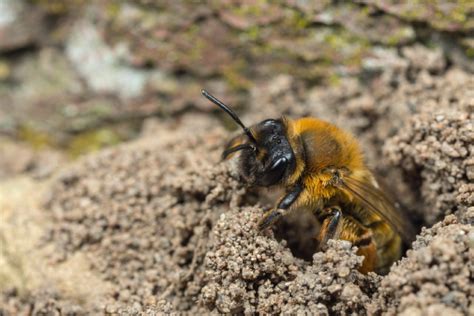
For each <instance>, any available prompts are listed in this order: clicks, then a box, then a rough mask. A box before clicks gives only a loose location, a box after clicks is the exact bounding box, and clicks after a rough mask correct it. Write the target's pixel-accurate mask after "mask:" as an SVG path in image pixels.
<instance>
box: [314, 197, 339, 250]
mask: <svg viewBox="0 0 474 316" xmlns="http://www.w3.org/2000/svg"><path fill="white" fill-rule="evenodd" d="M318 219H319V220H320V221H321V223H322V224H321V229H320V230H319V233H318V235H317V236H316V239H317V241H318V249H319V250H321V249H324V248H325V247H326V244H327V242H328V240H329V239H339V236H340V234H341V223H342V211H341V208H340V207H339V206H331V207H327V208H324V209H323V210H322V211H321V212H320V213H319V214H318Z"/></svg>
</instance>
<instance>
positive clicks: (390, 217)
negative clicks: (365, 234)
mask: <svg viewBox="0 0 474 316" xmlns="http://www.w3.org/2000/svg"><path fill="white" fill-rule="evenodd" d="M341 187H342V189H343V190H346V191H347V192H348V193H350V194H351V195H352V196H354V198H355V199H356V200H357V201H358V202H359V203H361V204H362V205H363V206H364V207H365V208H367V209H368V210H369V211H371V212H374V213H375V214H377V215H378V216H380V217H381V218H382V219H384V220H386V221H387V222H388V223H389V224H390V226H392V228H393V229H394V230H395V231H397V232H398V233H399V234H400V236H401V237H402V239H403V240H404V241H405V242H406V243H407V244H410V243H411V242H412V241H413V240H414V239H415V235H416V233H415V229H414V228H413V226H412V225H411V223H410V221H409V220H408V219H407V218H406V217H405V216H404V214H403V213H402V211H401V210H397V209H396V208H395V206H394V203H393V202H391V201H390V200H389V199H388V198H387V197H386V195H385V194H384V193H383V192H382V191H381V190H380V189H378V188H376V187H375V186H374V185H372V184H370V183H365V182H362V181H359V180H357V179H354V178H352V177H350V176H346V177H344V178H343V179H342V183H341Z"/></svg>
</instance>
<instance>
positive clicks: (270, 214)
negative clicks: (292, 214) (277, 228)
mask: <svg viewBox="0 0 474 316" xmlns="http://www.w3.org/2000/svg"><path fill="white" fill-rule="evenodd" d="M285 214H286V210H281V209H271V210H269V211H267V212H266V213H265V214H264V215H263V217H262V218H261V219H260V221H259V222H258V230H264V229H267V228H269V227H271V226H273V224H275V223H276V222H277V221H278V220H279V219H280V218H281V217H283V216H284V215H285Z"/></svg>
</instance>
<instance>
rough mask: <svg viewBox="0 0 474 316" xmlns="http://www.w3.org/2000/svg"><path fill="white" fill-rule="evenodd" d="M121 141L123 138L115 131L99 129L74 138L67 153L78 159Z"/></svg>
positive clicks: (68, 146)
mask: <svg viewBox="0 0 474 316" xmlns="http://www.w3.org/2000/svg"><path fill="white" fill-rule="evenodd" d="M121 141H122V139H121V137H120V136H119V135H118V134H117V133H116V132H115V131H114V130H112V129H109V128H99V129H97V130H92V131H88V132H85V133H82V134H80V135H78V136H76V137H73V138H72V139H71V141H70V142H69V143H68V145H67V149H66V151H67V152H68V154H69V155H71V156H72V157H77V156H79V155H82V154H85V153H88V152H92V151H96V150H99V149H101V148H103V147H105V146H110V145H115V144H118V143H120V142H121Z"/></svg>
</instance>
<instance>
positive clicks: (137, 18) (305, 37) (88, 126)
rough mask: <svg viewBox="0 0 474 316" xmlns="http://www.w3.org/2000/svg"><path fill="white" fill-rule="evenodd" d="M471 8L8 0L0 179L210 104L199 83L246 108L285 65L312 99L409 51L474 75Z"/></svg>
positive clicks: (0, 14) (286, 75) (438, 68)
mask: <svg viewBox="0 0 474 316" xmlns="http://www.w3.org/2000/svg"><path fill="white" fill-rule="evenodd" d="M473 14H474V2H472V1H443V0H437V1H432V0H419V1H405V4H400V2H399V1H391V0H383V1H372V0H361V1H354V2H348V1H328V0H325V1H301V0H287V1H278V2H271V1H245V0H235V1H230V0H228V1H207V2H205V1H151V0H139V1H126V0H123V1H115V0H101V1H82V0H69V1H65V0H0V140H1V141H0V146H1V148H0V151H1V152H2V155H0V156H3V158H1V157H0V178H1V177H5V176H7V175H8V174H12V173H22V172H32V171H35V170H36V171H35V172H36V173H37V174H38V175H39V176H41V175H42V174H47V173H48V172H49V171H50V170H52V169H53V168H54V166H55V164H56V163H57V162H59V161H61V160H63V159H71V158H75V157H77V156H79V155H81V154H84V153H86V152H90V151H93V150H96V149H98V148H101V147H104V146H108V145H113V144H117V143H120V142H122V141H124V140H128V139H131V138H134V137H136V136H137V135H138V134H139V131H140V130H141V125H142V122H143V121H144V119H146V118H148V117H157V118H163V119H168V118H179V117H180V116H181V115H182V114H183V113H188V112H210V111H215V108H214V107H213V106H212V105H211V104H209V103H208V102H207V101H206V100H205V99H203V98H202V97H201V96H200V89H201V88H203V87H205V88H207V89H208V90H209V91H211V92H212V93H213V94H215V95H217V96H219V97H220V98H222V99H224V100H225V101H226V102H227V103H229V104H232V105H233V106H235V107H236V108H239V107H240V108H241V109H245V106H246V104H248V101H249V98H250V97H251V96H252V93H253V92H252V91H254V92H256V91H258V89H261V87H260V86H259V85H260V84H263V83H267V82H269V81H270V80H271V79H274V78H275V77H278V76H279V77H278V78H280V79H281V80H280V83H281V84H283V85H285V84H290V85H291V87H292V90H293V91H298V95H299V96H300V97H301V98H305V97H306V96H307V91H310V90H311V89H312V88H314V87H329V88H337V87H340V86H341V82H343V81H344V80H345V79H347V78H356V79H357V80H358V81H359V83H363V84H367V85H368V83H369V82H373V81H374V80H376V78H377V76H378V75H380V74H381V72H382V70H384V69H386V68H387V67H390V69H391V70H393V71H397V69H398V68H400V67H402V66H404V63H406V60H409V61H410V62H411V63H412V64H414V65H416V63H418V64H420V65H425V66H427V67H428V69H429V71H430V72H432V73H436V72H438V73H441V72H443V71H445V70H446V69H447V68H448V67H451V66H452V65H457V66H459V67H461V68H463V69H465V70H467V71H471V72H472V71H474V64H473V62H472V61H473V57H474V37H473V32H474V19H473ZM407 48H408V49H407ZM430 63H431V64H430ZM397 67H398V68H397ZM420 67H421V66H420ZM285 80H286V81H285ZM288 80H290V81H291V82H290V83H288ZM394 84H396V83H394ZM344 90H345V89H341V90H340V91H344ZM257 93H258V92H257ZM336 106H337V105H336ZM239 111H241V110H239ZM283 111H284V109H283ZM254 112H255V111H254ZM287 112H288V111H287ZM290 112H291V111H290ZM303 112H304V111H303ZM303 112H301V113H296V114H305V113H303ZM254 114H255V113H254ZM255 121H256V119H253V120H252V122H255ZM7 152H8V153H9V154H8V153H7ZM5 153H7V154H5ZM7 156H8V157H7ZM2 160H5V161H3V162H2ZM39 165H41V168H42V170H38V168H37V167H38V166H39Z"/></svg>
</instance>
